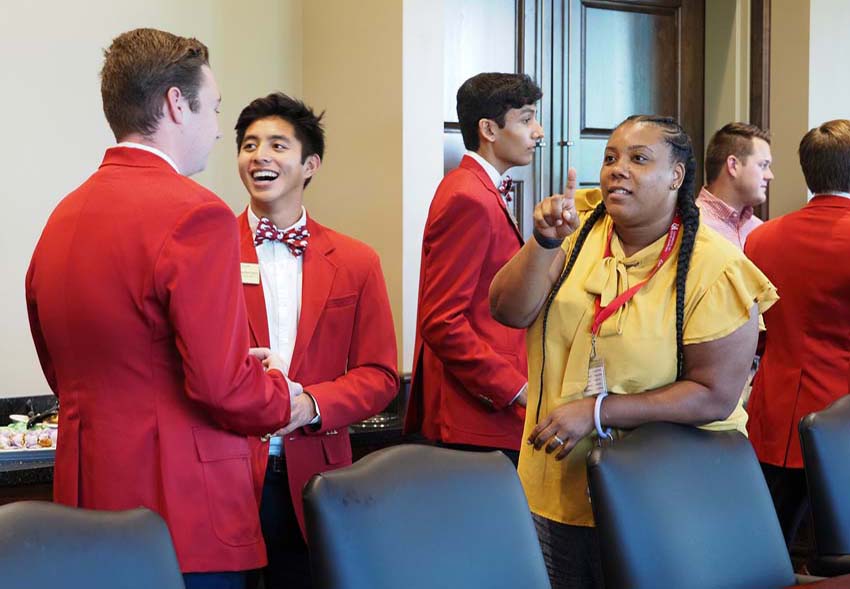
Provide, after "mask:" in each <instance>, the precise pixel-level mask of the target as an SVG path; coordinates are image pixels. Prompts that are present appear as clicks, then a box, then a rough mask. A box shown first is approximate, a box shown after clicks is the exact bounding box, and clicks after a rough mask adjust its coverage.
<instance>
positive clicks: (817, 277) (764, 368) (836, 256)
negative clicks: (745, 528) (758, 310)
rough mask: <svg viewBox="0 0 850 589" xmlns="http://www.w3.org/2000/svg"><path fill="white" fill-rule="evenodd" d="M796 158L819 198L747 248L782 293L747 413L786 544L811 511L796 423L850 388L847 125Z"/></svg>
mask: <svg viewBox="0 0 850 589" xmlns="http://www.w3.org/2000/svg"><path fill="white" fill-rule="evenodd" d="M799 154H800V165H801V166H802V168H803V175H804V176H805V178H806V185H807V186H808V187H809V190H810V191H811V192H812V194H813V195H814V196H813V197H812V199H811V200H810V201H809V202H808V204H806V206H804V207H803V208H802V209H800V210H799V211H796V212H793V213H789V214H787V215H783V216H781V217H778V218H776V219H772V220H770V221H768V222H766V223H765V224H764V225H762V226H761V227H759V228H758V229H757V230H755V231H754V232H753V233H752V234H751V235H750V237H749V239H748V240H747V244H746V247H745V250H744V251H745V252H746V254H747V256H749V258H750V259H751V260H752V261H753V262H754V263H755V264H756V265H758V267H759V268H761V270H762V271H763V272H764V273H765V274H766V275H767V276H768V278H770V280H771V282H773V283H774V284H775V285H776V287H777V288H778V289H779V293H780V295H781V297H782V299H781V300H780V302H779V303H778V304H776V305H775V306H774V307H773V308H771V309H770V311H769V312H768V313H766V314H765V316H764V321H765V324H766V326H767V334H766V343H765V350H764V355H763V356H762V360H761V364H760V366H759V371H758V373H757V374H756V377H755V380H754V381H753V391H752V396H751V397H750V402H749V404H748V406H747V408H748V411H749V412H750V424H749V430H750V439H751V440H752V443H753V446H754V447H755V450H756V454H757V455H758V457H759V460H760V461H761V463H762V468H763V470H764V473H765V478H766V479H767V482H768V486H769V487H770V492H771V495H772V496H773V501H774V504H775V506H776V511H777V514H778V516H779V522H780V524H782V531H783V532H784V534H785V539H786V541H787V542H788V544H789V546H790V544H791V543H792V541H793V540H794V537H795V535H796V531H797V528H798V527H799V525H800V522H801V521H802V519H803V516H804V514H805V513H806V507H807V505H808V502H807V496H808V493H807V490H806V478H805V473H804V471H803V458H802V453H801V449H800V438H799V435H798V433H797V425H798V424H799V422H800V419H802V418H803V417H804V416H806V415H807V414H809V413H811V412H813V411H820V410H821V409H824V408H825V407H826V406H827V405H829V404H830V403H832V402H833V401H834V400H835V399H837V398H838V397H841V396H843V395H846V394H848V393H849V392H850V390H848V387H850V380H848V377H850V367H849V365H848V354H850V264H847V262H846V261H845V260H846V255H847V252H848V251H850V121H848V120H846V119H839V120H835V121H829V122H826V123H824V124H822V125H820V126H819V127H815V128H814V129H812V130H810V131H809V132H808V133H806V135H805V136H804V137H803V140H802V141H801V142H800V148H799Z"/></svg>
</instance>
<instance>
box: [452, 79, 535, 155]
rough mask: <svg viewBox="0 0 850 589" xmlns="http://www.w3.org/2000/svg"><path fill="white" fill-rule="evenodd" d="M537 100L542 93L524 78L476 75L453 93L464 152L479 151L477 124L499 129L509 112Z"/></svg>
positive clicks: (529, 80)
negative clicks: (486, 123)
mask: <svg viewBox="0 0 850 589" xmlns="http://www.w3.org/2000/svg"><path fill="white" fill-rule="evenodd" d="M541 96H543V92H541V90H540V88H539V87H538V86H537V84H535V83H534V80H532V79H531V78H529V77H528V76H527V75H525V74H478V75H477V76H473V77H471V78H469V79H468V80H467V81H466V82H464V83H463V84H462V85H461V87H460V88H459V89H458V91H457V118H458V121H459V122H460V132H461V134H462V135H463V144H464V145H465V146H466V149H468V150H470V151H478V148H479V147H480V139H479V137H478V121H480V120H481V119H492V120H493V121H496V124H497V125H499V128H502V127H504V126H505V115H506V114H507V112H508V111H509V110H510V109H512V108H522V107H523V106H526V105H528V104H534V103H535V102H537V101H538V100H540V97H541Z"/></svg>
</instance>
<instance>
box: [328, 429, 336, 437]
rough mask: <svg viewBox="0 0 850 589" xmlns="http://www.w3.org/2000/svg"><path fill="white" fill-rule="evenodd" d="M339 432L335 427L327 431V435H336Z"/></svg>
mask: <svg viewBox="0 0 850 589" xmlns="http://www.w3.org/2000/svg"><path fill="white" fill-rule="evenodd" d="M338 433H339V432H338V431H336V430H335V429H332V430H330V431H329V432H327V433H326V434H325V435H327V436H335V435H337V434H338Z"/></svg>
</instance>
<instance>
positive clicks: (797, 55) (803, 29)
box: [770, 0, 850, 218]
mask: <svg viewBox="0 0 850 589" xmlns="http://www.w3.org/2000/svg"><path fill="white" fill-rule="evenodd" d="M770 25H771V33H770V34H771V41H772V42H771V48H770V63H771V68H770V130H771V133H772V139H771V152H772V153H773V171H774V174H776V179H775V180H774V181H773V182H771V184H770V217H771V218H775V217H778V216H779V215H783V214H785V213H789V212H791V211H795V210H797V209H799V208H800V207H801V206H803V205H804V204H805V203H806V195H807V191H806V183H805V180H804V179H803V173H802V171H801V170H800V163H799V159H798V158H797V146H798V145H799V144H800V139H801V138H802V137H803V135H804V134H805V133H806V131H808V129H809V121H808V115H809V0H773V2H772V7H771V23H770ZM834 41H835V42H836V45H839V44H840V42H839V40H838V39H834ZM846 49H850V47H847V48H846ZM845 52H846V50H845Z"/></svg>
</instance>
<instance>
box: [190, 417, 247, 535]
mask: <svg viewBox="0 0 850 589" xmlns="http://www.w3.org/2000/svg"><path fill="white" fill-rule="evenodd" d="M192 433H193V435H194V437H195V448H196V449H197V451H198V461H199V462H200V463H201V468H202V469H203V474H204V486H205V487H206V494H207V505H208V506H209V513H210V519H211V521H212V528H213V531H214V532H215V535H216V537H218V539H219V540H221V541H222V542H223V543H225V544H227V545H228V546H247V545H250V544H255V543H257V542H259V541H260V525H259V524H260V520H259V516H258V512H257V501H256V498H255V494H254V482H253V474H252V471H251V451H250V447H249V445H248V440H247V438H245V436H240V435H238V434H232V433H229V432H226V431H222V430H215V429H211V428H203V427H196V428H193V430H192Z"/></svg>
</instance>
